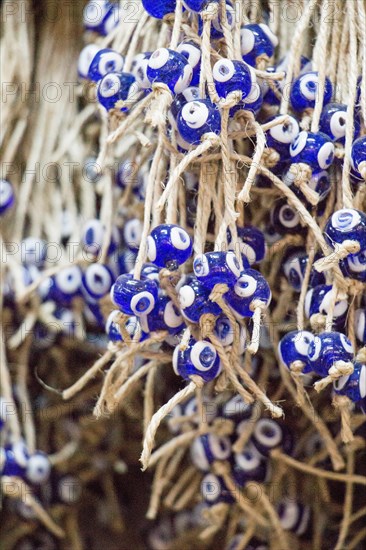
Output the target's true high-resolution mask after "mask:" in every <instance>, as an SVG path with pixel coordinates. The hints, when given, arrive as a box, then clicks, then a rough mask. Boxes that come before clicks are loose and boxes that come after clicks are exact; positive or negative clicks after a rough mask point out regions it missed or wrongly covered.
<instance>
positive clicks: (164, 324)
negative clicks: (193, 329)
mask: <svg viewBox="0 0 366 550" xmlns="http://www.w3.org/2000/svg"><path fill="white" fill-rule="evenodd" d="M141 326H142V328H143V330H144V331H145V332H155V331H157V330H167V331H168V332H169V334H173V335H174V334H178V333H179V332H181V331H182V329H183V328H184V322H183V317H182V314H181V312H180V311H179V310H178V309H177V307H176V306H175V304H174V303H173V302H172V300H170V298H168V297H167V296H160V297H159V298H158V301H157V304H156V306H155V307H154V309H153V310H152V311H151V312H150V313H149V314H148V315H144V316H142V317H141Z"/></svg>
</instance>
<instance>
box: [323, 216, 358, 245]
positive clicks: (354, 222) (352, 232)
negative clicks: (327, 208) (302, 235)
mask: <svg viewBox="0 0 366 550" xmlns="http://www.w3.org/2000/svg"><path fill="white" fill-rule="evenodd" d="M324 237H325V239H326V241H327V243H328V244H330V245H331V246H333V247H334V248H335V247H336V245H337V243H338V244H341V243H343V241H345V240H352V241H357V242H359V243H360V246H361V250H364V249H366V214H364V213H363V212H361V211H360V210H356V209H355V208H342V210H337V211H336V212H334V214H333V215H332V216H331V217H330V218H329V220H328V221H327V223H326V226H325V228H324Z"/></svg>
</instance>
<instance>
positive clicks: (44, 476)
mask: <svg viewBox="0 0 366 550" xmlns="http://www.w3.org/2000/svg"><path fill="white" fill-rule="evenodd" d="M50 473H51V462H50V460H49V458H48V456H47V455H46V453H43V452H42V451H35V452H34V453H33V454H32V455H30V457H29V458H28V461H27V468H26V472H25V477H26V478H27V480H28V481H29V482H30V483H32V484H34V485H41V484H43V483H45V482H46V481H47V480H48V478H49V476H50Z"/></svg>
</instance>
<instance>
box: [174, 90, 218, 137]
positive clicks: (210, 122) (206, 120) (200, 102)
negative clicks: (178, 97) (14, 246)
mask: <svg viewBox="0 0 366 550" xmlns="http://www.w3.org/2000/svg"><path fill="white" fill-rule="evenodd" d="M177 127H178V132H179V134H180V135H181V137H182V138H183V139H184V140H185V141H186V142H187V143H192V144H197V143H199V142H200V141H201V138H202V136H203V135H204V134H207V133H208V132H214V133H215V134H219V133H220V129H221V115H220V111H219V110H218V108H217V107H216V106H215V105H213V103H211V101H210V100H208V99H197V100H195V101H189V102H188V103H186V104H185V105H184V106H183V107H182V109H181V110H180V111H179V113H178V118H177Z"/></svg>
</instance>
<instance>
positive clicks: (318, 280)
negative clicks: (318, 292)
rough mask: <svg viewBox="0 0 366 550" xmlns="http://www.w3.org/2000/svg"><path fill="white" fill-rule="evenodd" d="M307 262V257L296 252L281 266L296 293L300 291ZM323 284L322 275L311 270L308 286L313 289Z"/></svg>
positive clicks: (303, 253)
mask: <svg viewBox="0 0 366 550" xmlns="http://www.w3.org/2000/svg"><path fill="white" fill-rule="evenodd" d="M308 261H309V256H308V255H307V254H306V252H303V251H301V250H299V251H296V252H294V253H292V254H290V256H289V257H288V258H287V259H286V261H285V263H284V265H283V273H284V275H285V277H286V279H287V281H288V282H289V284H290V285H291V286H292V288H293V289H294V290H296V292H300V291H301V287H302V284H303V281H304V276H305V271H306V267H307V264H308ZM324 283H325V277H324V275H323V273H318V272H317V271H316V270H315V269H312V270H311V274H310V279H309V286H310V287H314V286H317V285H321V284H324Z"/></svg>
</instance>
